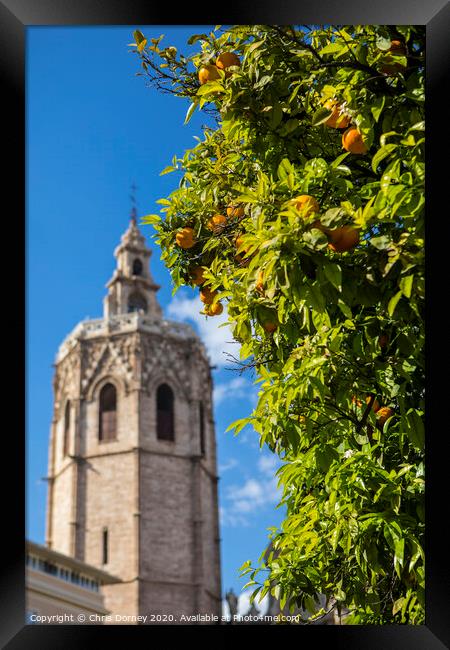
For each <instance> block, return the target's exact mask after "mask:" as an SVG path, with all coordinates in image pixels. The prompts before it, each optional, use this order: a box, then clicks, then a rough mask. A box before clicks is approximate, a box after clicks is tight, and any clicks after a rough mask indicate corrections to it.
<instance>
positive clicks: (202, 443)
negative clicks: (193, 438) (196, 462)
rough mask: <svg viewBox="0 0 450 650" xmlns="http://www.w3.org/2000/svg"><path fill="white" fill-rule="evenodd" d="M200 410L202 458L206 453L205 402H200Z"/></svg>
mask: <svg viewBox="0 0 450 650" xmlns="http://www.w3.org/2000/svg"><path fill="white" fill-rule="evenodd" d="M198 406H199V408H198V417H199V420H200V453H201V455H202V456H204V455H205V453H206V446H205V409H204V408H203V402H199V405H198Z"/></svg>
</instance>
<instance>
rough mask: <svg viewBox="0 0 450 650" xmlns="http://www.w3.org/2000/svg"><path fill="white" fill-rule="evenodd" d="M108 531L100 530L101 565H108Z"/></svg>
mask: <svg viewBox="0 0 450 650" xmlns="http://www.w3.org/2000/svg"><path fill="white" fill-rule="evenodd" d="M108 551H109V549H108V529H107V528H104V529H103V530H102V564H108Z"/></svg>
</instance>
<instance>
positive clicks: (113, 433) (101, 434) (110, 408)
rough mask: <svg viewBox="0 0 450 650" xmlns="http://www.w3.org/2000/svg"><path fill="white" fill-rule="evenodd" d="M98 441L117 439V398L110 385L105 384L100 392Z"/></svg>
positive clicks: (114, 390)
mask: <svg viewBox="0 0 450 650" xmlns="http://www.w3.org/2000/svg"><path fill="white" fill-rule="evenodd" d="M99 402H100V408H99V427H98V439H99V440H100V441H101V442H104V441H107V440H115V439H116V438H117V396H116V389H115V388H114V386H113V385H112V384H105V385H104V386H103V388H102V389H101V391H100V397H99Z"/></svg>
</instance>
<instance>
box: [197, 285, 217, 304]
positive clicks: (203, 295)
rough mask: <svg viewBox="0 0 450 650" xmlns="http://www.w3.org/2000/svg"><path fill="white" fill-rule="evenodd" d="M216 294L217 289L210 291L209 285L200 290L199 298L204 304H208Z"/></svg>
mask: <svg viewBox="0 0 450 650" xmlns="http://www.w3.org/2000/svg"><path fill="white" fill-rule="evenodd" d="M216 296H217V291H211V289H210V288H209V287H205V288H204V289H201V290H200V300H201V301H202V302H203V303H204V304H205V305H210V304H211V303H212V301H213V300H214V298H215V297H216Z"/></svg>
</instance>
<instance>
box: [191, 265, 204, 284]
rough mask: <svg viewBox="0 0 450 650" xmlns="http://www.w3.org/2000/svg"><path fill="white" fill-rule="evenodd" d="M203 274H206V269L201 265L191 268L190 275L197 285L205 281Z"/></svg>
mask: <svg viewBox="0 0 450 650" xmlns="http://www.w3.org/2000/svg"><path fill="white" fill-rule="evenodd" d="M203 274H204V269H202V267H201V266H195V267H194V268H193V269H191V272H190V277H191V280H192V282H193V283H194V284H195V285H197V286H199V285H201V284H203V283H204V281H205V278H204V277H203Z"/></svg>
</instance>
